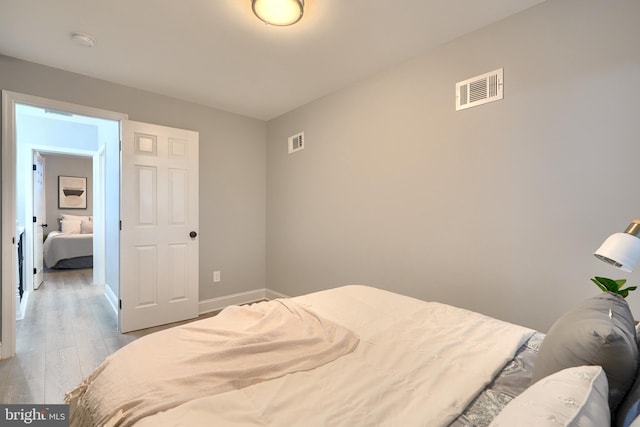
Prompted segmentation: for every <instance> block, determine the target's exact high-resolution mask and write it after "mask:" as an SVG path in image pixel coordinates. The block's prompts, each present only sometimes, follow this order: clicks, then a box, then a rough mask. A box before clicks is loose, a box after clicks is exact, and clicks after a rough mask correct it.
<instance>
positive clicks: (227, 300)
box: [104, 285, 288, 316]
mask: <svg viewBox="0 0 640 427" xmlns="http://www.w3.org/2000/svg"><path fill="white" fill-rule="evenodd" d="M104 296H105V298H106V299H107V301H108V302H109V305H110V306H111V308H112V309H113V311H114V313H115V314H116V316H117V315H118V297H117V296H116V294H114V293H113V291H112V290H111V287H109V285H104ZM276 298H288V296H287V295H285V294H282V293H280V292H276V291H273V290H271V289H265V288H262V289H254V290H253V291H247V292H240V293H237V294H232V295H225V296H222V297H217V298H211V299H207V300H204V301H200V302H199V303H198V314H204V313H209V312H212V311H218V310H222V309H223V308H225V307H228V306H230V305H239V304H249V303H252V302H256V301H262V300H265V299H267V300H272V299H276Z"/></svg>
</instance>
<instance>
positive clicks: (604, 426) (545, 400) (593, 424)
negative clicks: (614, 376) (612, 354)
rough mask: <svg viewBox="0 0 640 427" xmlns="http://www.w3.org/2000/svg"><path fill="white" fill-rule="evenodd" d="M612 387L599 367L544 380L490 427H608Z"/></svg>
mask: <svg viewBox="0 0 640 427" xmlns="http://www.w3.org/2000/svg"><path fill="white" fill-rule="evenodd" d="M610 417H611V416H610V413H609V384H608V383H607V377H606V375H605V373H604V371H603V370H602V368H601V367H600V366H578V367H574V368H567V369H564V370H562V371H558V372H556V373H555V374H552V375H549V376H548V377H545V378H542V379H541V380H540V381H538V382H537V383H535V384H533V385H532V386H531V387H529V388H528V389H526V390H525V391H524V392H523V393H522V394H521V395H519V396H518V397H516V398H515V399H513V400H512V401H511V402H509V404H508V405H507V406H506V407H505V408H504V409H503V410H502V412H500V413H499V414H498V416H497V417H495V418H494V419H493V422H492V423H491V424H490V426H489V427H517V426H536V427H558V426H566V427H608V426H610V425H611V418H610Z"/></svg>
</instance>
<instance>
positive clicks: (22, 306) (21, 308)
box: [16, 291, 31, 320]
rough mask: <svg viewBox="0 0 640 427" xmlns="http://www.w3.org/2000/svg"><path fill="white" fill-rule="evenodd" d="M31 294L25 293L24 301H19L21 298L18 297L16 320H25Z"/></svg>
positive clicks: (23, 295)
mask: <svg viewBox="0 0 640 427" xmlns="http://www.w3.org/2000/svg"><path fill="white" fill-rule="evenodd" d="M30 294H31V292H29V291H25V292H24V293H23V294H22V301H18V299H19V297H17V296H16V320H22V319H24V315H25V314H27V305H28V303H29V295H30Z"/></svg>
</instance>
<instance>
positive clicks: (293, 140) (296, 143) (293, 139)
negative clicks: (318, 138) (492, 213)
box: [289, 132, 304, 154]
mask: <svg viewBox="0 0 640 427" xmlns="http://www.w3.org/2000/svg"><path fill="white" fill-rule="evenodd" d="M303 148H304V132H300V133H298V134H296V135H293V136H290V137H289V154H291V153H294V152H296V151H298V150H302V149H303Z"/></svg>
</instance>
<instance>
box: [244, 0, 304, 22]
mask: <svg viewBox="0 0 640 427" xmlns="http://www.w3.org/2000/svg"><path fill="white" fill-rule="evenodd" d="M251 8H252V9H253V13H254V14H255V15H256V16H257V17H258V19H260V20H261V21H263V22H265V23H266V24H269V25H277V26H279V27H286V26H287V25H293V24H295V23H296V22H298V21H299V20H300V19H302V15H303V14H304V0H251Z"/></svg>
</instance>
